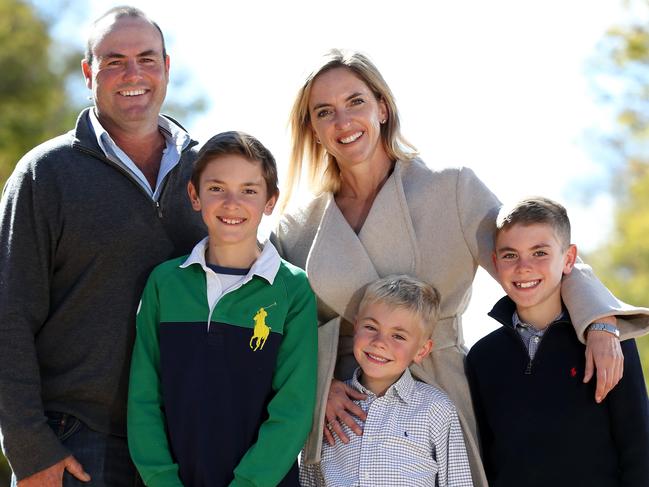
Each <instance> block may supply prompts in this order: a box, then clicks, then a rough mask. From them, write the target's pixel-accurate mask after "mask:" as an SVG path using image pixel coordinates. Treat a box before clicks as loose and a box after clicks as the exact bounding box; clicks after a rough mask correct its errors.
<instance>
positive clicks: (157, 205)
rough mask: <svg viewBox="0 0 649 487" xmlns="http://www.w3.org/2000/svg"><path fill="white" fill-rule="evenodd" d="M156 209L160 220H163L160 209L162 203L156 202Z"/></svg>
mask: <svg viewBox="0 0 649 487" xmlns="http://www.w3.org/2000/svg"><path fill="white" fill-rule="evenodd" d="M155 209H156V211H157V212H158V218H162V208H160V202H159V201H156V202H155Z"/></svg>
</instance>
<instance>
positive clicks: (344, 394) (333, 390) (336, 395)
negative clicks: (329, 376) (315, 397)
mask: <svg viewBox="0 0 649 487" xmlns="http://www.w3.org/2000/svg"><path fill="white" fill-rule="evenodd" d="M366 397H367V396H366V395H365V394H363V393H361V392H358V391H357V390H355V389H353V388H351V387H349V386H348V385H346V384H345V383H344V382H340V381H339V380H336V379H334V380H332V381H331V387H330V388H329V396H328V397H327V409H326V412H325V421H326V424H325V425H324V426H323V432H324V437H325V440H327V443H329V444H330V445H332V446H333V445H334V444H335V443H336V439H335V438H334V435H333V434H334V433H336V434H337V435H338V438H340V440H341V441H342V442H343V443H349V438H347V435H345V433H343V429H342V427H341V425H340V422H343V423H345V424H346V425H347V426H349V427H350V428H351V430H352V431H353V432H354V433H355V434H357V435H362V434H363V430H362V429H361V427H360V426H359V425H358V423H357V422H356V421H355V420H354V418H353V416H352V415H354V416H356V417H358V418H360V419H362V420H363V421H365V419H367V414H365V411H363V410H362V409H361V408H360V407H359V406H358V404H356V403H355V402H354V401H352V399H358V400H360V399H365V398H366Z"/></svg>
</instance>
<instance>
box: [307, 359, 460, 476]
mask: <svg viewBox="0 0 649 487" xmlns="http://www.w3.org/2000/svg"><path fill="white" fill-rule="evenodd" d="M359 372H360V369H356V371H355V372H354V376H353V377H352V379H350V380H348V381H346V383H347V384H348V385H350V386H351V387H353V388H354V389H356V390H358V391H360V392H362V393H364V394H367V399H365V400H362V401H355V402H356V404H358V405H359V406H360V407H361V408H362V409H363V411H365V412H366V413H367V420H366V421H365V424H361V426H362V427H363V435H362V436H356V435H355V434H354V433H353V432H352V431H351V430H350V429H349V428H348V427H347V426H346V425H344V424H342V427H343V430H344V432H345V434H347V436H348V438H349V439H350V442H349V443H348V444H346V445H345V444H343V443H342V442H341V441H340V440H338V441H336V444H335V445H334V446H329V444H328V443H326V442H324V444H323V447H322V461H321V463H320V464H315V465H304V464H302V465H301V469H300V483H301V485H303V486H305V487H313V486H325V485H326V486H332V487H343V486H344V487H350V486H359V487H381V486H385V487H396V486H413V487H414V486H431V487H436V486H439V487H447V486H448V487H472V486H473V482H472V480H471V470H470V468H469V461H468V458H467V454H466V448H465V446H464V437H463V435H462V429H461V427H460V422H459V420H458V416H457V413H456V410H455V406H454V405H453V403H452V402H451V400H450V399H449V398H448V397H447V396H446V394H445V393H443V392H442V391H441V390H439V389H437V388H435V387H433V386H430V385H428V384H425V383H423V382H419V381H416V380H414V379H413V377H412V375H411V374H410V371H409V370H408V369H406V370H405V372H404V373H403V375H402V376H401V378H400V379H399V380H398V381H397V382H395V383H394V384H393V385H392V386H391V387H390V388H389V389H388V390H387V392H386V393H385V395H383V396H382V397H377V396H376V395H375V394H374V393H373V392H371V391H369V390H367V389H366V388H365V387H363V386H362V385H361V384H360V382H359V380H358V377H359Z"/></svg>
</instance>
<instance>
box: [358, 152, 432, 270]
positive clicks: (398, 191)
mask: <svg viewBox="0 0 649 487" xmlns="http://www.w3.org/2000/svg"><path fill="white" fill-rule="evenodd" d="M402 177H403V164H402V163H401V162H397V163H396V164H395V167H394V171H393V173H392V176H390V177H389V178H388V180H387V181H386V182H385V184H384V185H383V188H381V191H380V192H379V194H378V195H377V196H376V199H375V200H374V203H373V204H372V208H371V209H370V212H369V214H368V215H367V219H366V220H365V224H364V225H363V228H362V229H361V231H360V233H359V234H358V238H359V239H360V242H361V245H362V246H363V248H364V249H365V251H366V252H367V254H368V256H369V259H370V260H371V261H372V263H373V264H374V268H375V269H376V272H377V274H378V275H379V276H381V277H385V276H389V275H390V274H409V275H412V276H414V275H416V274H417V268H418V265H419V260H420V259H419V247H418V246H417V240H416V236H415V230H414V228H413V225H412V219H411V217H410V211H409V210H408V202H407V200H406V196H405V193H404V190H403V180H402Z"/></svg>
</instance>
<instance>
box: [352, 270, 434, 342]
mask: <svg viewBox="0 0 649 487" xmlns="http://www.w3.org/2000/svg"><path fill="white" fill-rule="evenodd" d="M439 301H440V296H439V292H438V291H437V289H435V288H434V287H433V286H432V285H430V284H428V283H426V282H423V281H420V280H419V279H415V278H414V277H410V276H407V275H404V274H401V275H395V276H388V277H384V278H382V279H379V280H377V281H374V282H373V283H371V284H370V285H369V286H367V288H366V289H365V294H364V295H363V299H362V300H361V303H360V305H359V309H361V308H363V307H364V306H367V305H368V304H373V303H383V304H386V305H388V306H393V307H395V308H401V309H405V310H408V311H410V312H411V313H413V314H414V315H415V316H416V317H417V318H418V319H419V321H420V322H421V324H422V325H423V327H424V332H425V336H426V338H430V337H431V335H432V334H433V331H434V329H435V325H436V324H437V318H438V316H439Z"/></svg>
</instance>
